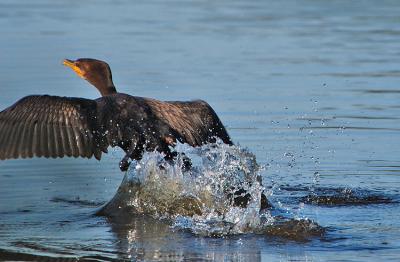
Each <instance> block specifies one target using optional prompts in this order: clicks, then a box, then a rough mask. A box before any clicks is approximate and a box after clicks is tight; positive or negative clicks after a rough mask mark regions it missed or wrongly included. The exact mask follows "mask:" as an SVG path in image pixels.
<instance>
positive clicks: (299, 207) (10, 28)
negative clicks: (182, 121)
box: [0, 0, 400, 261]
mask: <svg viewBox="0 0 400 262" xmlns="http://www.w3.org/2000/svg"><path fill="white" fill-rule="evenodd" d="M0 34H1V41H0V93H1V95H0V108H1V109H3V108H5V107H7V106H9V105H11V104H13V103H14V102H15V101H17V100H18V99H19V98H21V97H23V96H25V95H29V94H51V95H59V96H80V97H86V98H97V97H98V96H99V94H98V93H97V91H96V90H95V89H94V88H92V87H91V86H89V84H88V83H86V82H84V81H83V80H82V79H79V78H78V77H76V75H75V74H73V73H72V72H71V70H69V69H67V68H65V67H63V66H62V64H61V62H62V59H64V58H70V59H76V58H79V57H91V58H98V59H102V60H105V61H107V62H108V63H109V64H110V66H111V69H112V70H113V79H114V83H115V85H116V86H117V88H118V90H119V91H120V92H125V93H129V94H134V95H137V96H145V97H154V98H157V99H160V100H190V99H204V100H206V101H208V102H209V103H210V104H211V105H212V106H213V108H214V109H215V111H216V112H217V113H218V115H219V116H220V118H221V120H222V122H223V123H224V124H225V125H226V126H227V128H228V132H229V133H230V135H231V137H232V139H233V141H234V142H235V143H236V144H240V146H241V147H245V148H248V150H249V151H250V152H252V153H253V154H254V155H255V156H256V157H257V162H258V164H260V165H262V166H263V167H264V168H263V170H262V171H261V174H262V176H263V183H264V186H265V188H266V190H268V191H269V192H270V195H269V200H270V202H271V203H272V204H273V205H274V206H275V207H276V208H277V209H279V210H280V211H281V212H283V213H285V214H287V215H288V216H291V217H292V218H293V219H306V218H308V219H311V220H313V221H315V222H316V223H317V224H319V225H320V226H322V227H324V228H325V229H326V233H325V234H324V235H323V236H322V237H311V238H309V239H307V240H304V241H297V240H294V239H287V238H285V237H281V236H280V237H272V236H270V235H267V234H266V235H263V234H255V233H247V234H231V235H227V236H224V237H204V236H201V235H197V234H195V233H193V232H187V231H184V230H177V229H175V228H172V227H171V224H170V223H169V222H167V221H164V220H160V219H156V218H151V217H149V216H144V215H138V214H130V215H128V216H126V217H123V218H120V219H109V218H107V217H104V216H96V215H94V214H95V212H96V211H97V210H98V209H99V207H100V206H102V205H103V204H104V203H106V202H108V201H109V200H110V199H112V198H113V196H114V195H115V193H116V191H117V189H118V186H119V185H120V184H121V181H122V179H123V174H122V173H121V172H120V171H119V168H118V162H119V160H120V158H121V157H122V152H121V151H118V150H114V151H113V152H112V154H109V155H108V156H106V157H104V158H103V159H102V161H101V162H98V161H96V160H94V159H91V160H83V159H68V158H65V159H58V160H53V159H51V160H47V159H29V160H28V159H25V160H8V161H1V162H0V258H4V259H11V258H14V259H17V260H41V259H47V260H49V261H51V260H52V259H53V258H54V259H55V258H59V257H63V258H65V259H70V258H92V259H98V260H102V259H103V260H107V259H115V260H118V259H125V260H139V261H142V260H146V261H159V260H161V261H162V260H170V261H176V260H178V261H199V260H204V261H209V260H216V261H360V260H361V261H376V260H378V259H379V260H381V261H390V260H393V261H398V260H399V259H400V221H399V219H398V216H399V214H400V204H399V201H400V197H399V193H400V192H399V190H400V121H399V119H400V86H399V80H400V48H399V47H400V46H399V43H400V4H399V3H398V1H394V0H393V1H372V0H371V1H369V0H365V1H339V0H337V1H336V0H335V1H321V0H319V1H318V0H316V1H306V0H301V1H168V2H167V1H128V0H125V1H124V0H119V1H105V0H103V1H51V0H39V1H34V2H32V1H28V0H25V1H22V0H20V1H14V0H3V1H1V2H0ZM0 135H1V134H0ZM326 196H328V198H329V197H331V198H339V199H341V200H343V201H342V202H340V201H329V199H328V200H327V199H326V198H324V197H326ZM343 196H345V198H344V199H343ZM346 196H348V197H346ZM324 199H325V200H327V201H326V202H325V204H324V202H323V201H324ZM368 200H370V201H369V203H367V202H368Z"/></svg>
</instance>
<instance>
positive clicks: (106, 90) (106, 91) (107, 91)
mask: <svg viewBox="0 0 400 262" xmlns="http://www.w3.org/2000/svg"><path fill="white" fill-rule="evenodd" d="M96 87H97V86H96ZM97 89H98V90H99V91H100V94H101V95H102V96H109V95H112V94H116V93H117V89H116V88H115V86H114V85H108V86H103V87H101V88H99V87H97Z"/></svg>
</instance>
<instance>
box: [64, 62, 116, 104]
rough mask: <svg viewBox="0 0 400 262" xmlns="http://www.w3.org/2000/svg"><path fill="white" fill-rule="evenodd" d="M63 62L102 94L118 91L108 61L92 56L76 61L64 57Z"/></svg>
mask: <svg viewBox="0 0 400 262" xmlns="http://www.w3.org/2000/svg"><path fill="white" fill-rule="evenodd" d="M63 64H64V65H65V66H68V67H69V68H71V69H72V70H74V72H75V73H76V74H77V75H78V76H79V77H81V78H83V79H85V80H86V81H88V82H89V83H91V84H92V85H94V86H95V87H96V88H97V89H98V90H99V91H100V93H101V95H102V96H106V95H111V94H114V93H116V89H115V86H114V84H113V81H112V74H111V69H110V66H109V65H108V64H107V63H106V62H104V61H101V60H97V59H92V58H79V59H77V60H75V61H74V60H69V59H64V61H63Z"/></svg>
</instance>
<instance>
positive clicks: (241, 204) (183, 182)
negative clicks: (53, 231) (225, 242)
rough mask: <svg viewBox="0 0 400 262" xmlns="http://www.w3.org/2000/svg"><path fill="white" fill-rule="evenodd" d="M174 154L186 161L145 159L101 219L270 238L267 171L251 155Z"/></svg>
mask: <svg viewBox="0 0 400 262" xmlns="http://www.w3.org/2000/svg"><path fill="white" fill-rule="evenodd" d="M176 150H177V151H178V152H180V153H184V155H183V154H179V155H178V157H177V160H176V161H175V162H174V163H171V162H168V161H166V160H165V159H164V157H163V155H162V154H160V153H158V152H156V151H155V152H147V153H145V154H144V156H143V159H142V160H141V161H139V162H137V163H135V164H133V165H131V167H130V169H129V170H128V172H127V173H126V175H125V177H124V179H123V182H122V184H121V186H120V188H119V189H118V192H117V194H116V195H115V196H114V198H113V199H112V200H111V201H110V202H109V203H108V204H107V205H105V206H104V207H103V208H102V210H101V211H100V213H101V214H106V215H108V216H111V217H112V216H129V215H132V214H146V215H151V216H152V217H155V218H158V219H166V220H169V221H171V225H172V227H173V228H175V229H178V230H188V231H190V232H192V233H195V234H198V235H206V236H224V235H231V234H241V233H260V232H264V233H270V232H271V227H270V226H271V225H273V224H274V223H275V222H277V219H276V217H274V216H273V215H271V212H270V210H267V209H262V208H261V207H262V205H261V202H262V199H261V198H262V197H261V196H262V194H263V192H264V187H263V186H262V179H261V172H262V170H263V168H261V167H260V166H259V165H258V164H257V162H256V157H255V156H254V155H253V154H252V153H250V152H249V151H248V150H246V149H243V148H241V147H239V146H230V145H226V144H223V143H216V144H208V145H204V146H202V147H198V148H193V147H190V146H188V145H185V144H179V145H178V146H177V147H176ZM184 157H189V158H190V159H191V161H192V168H191V169H190V170H187V171H184V169H183V168H182V166H183V163H184ZM269 194H271V191H270V192H269ZM268 196H269V195H266V197H268ZM238 199H239V200H241V201H238ZM279 221H280V222H279V223H280V227H281V225H282V219H280V220H279ZM313 226H314V225H313Z"/></svg>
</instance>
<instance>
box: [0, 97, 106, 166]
mask: <svg viewBox="0 0 400 262" xmlns="http://www.w3.org/2000/svg"><path fill="white" fill-rule="evenodd" d="M96 116H97V103H96V101H94V100H89V99H82V98H69V97H58V96H48V95H43V96H27V97H24V98H22V99H21V100H19V101H18V102H16V103H15V104H14V105H12V106H10V107H9V108H7V109H5V110H4V111H2V112H0V159H10V158H20V157H22V158H27V157H34V156H37V157H47V158H49V157H52V158H57V157H63V156H73V157H79V156H81V157H87V158H90V157H92V156H93V155H94V156H95V157H96V158H97V159H100V157H101V152H102V151H104V152H106V151H105V150H106V148H107V146H106V145H102V144H101V143H100V142H101V141H100V138H99V137H98V128H97V122H96Z"/></svg>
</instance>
